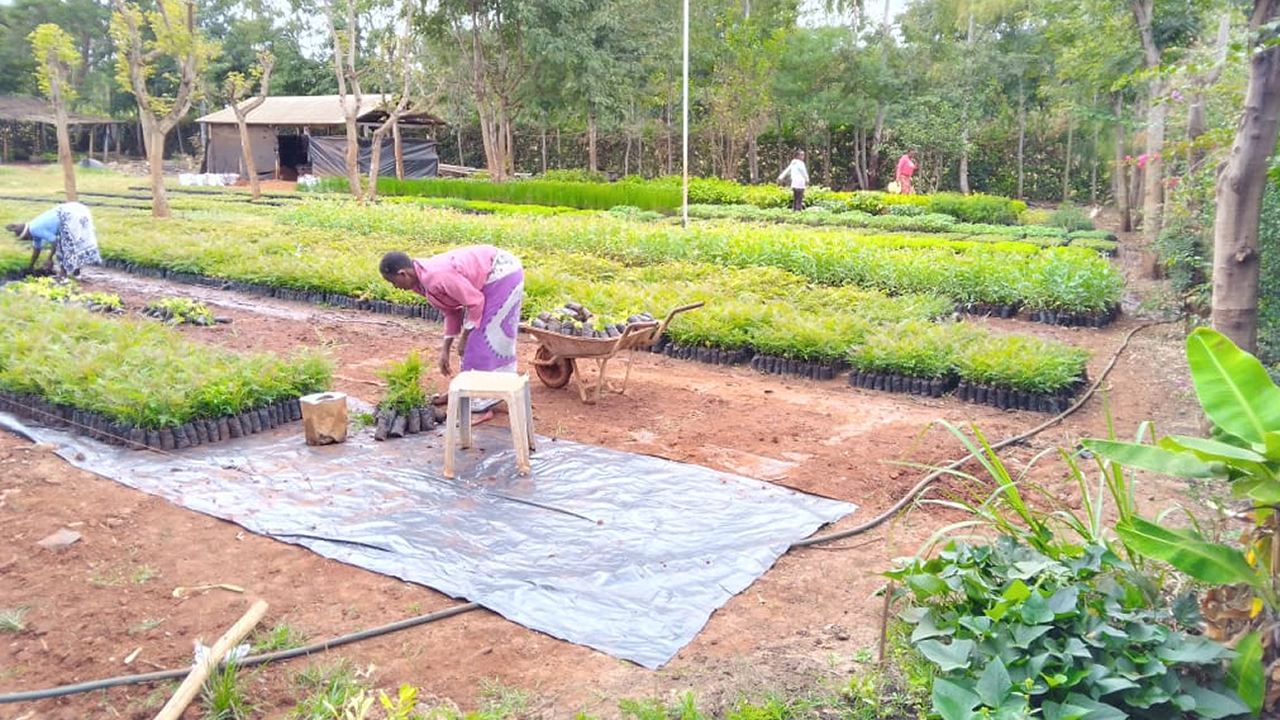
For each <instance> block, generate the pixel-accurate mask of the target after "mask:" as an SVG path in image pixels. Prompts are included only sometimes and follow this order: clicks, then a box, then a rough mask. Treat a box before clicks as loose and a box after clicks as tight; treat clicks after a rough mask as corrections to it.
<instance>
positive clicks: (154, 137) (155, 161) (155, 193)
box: [143, 115, 170, 218]
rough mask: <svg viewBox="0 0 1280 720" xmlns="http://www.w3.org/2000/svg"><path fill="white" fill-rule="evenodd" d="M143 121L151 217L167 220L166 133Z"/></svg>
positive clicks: (151, 123)
mask: <svg viewBox="0 0 1280 720" xmlns="http://www.w3.org/2000/svg"><path fill="white" fill-rule="evenodd" d="M145 117H146V116H145V115H144V119H143V125H145V126H147V128H146V132H145V133H144V137H145V139H146V145H147V166H148V168H149V169H150V170H151V216H152V217H157V218H167V217H169V215H170V212H169V196H168V194H167V193H166V192H165V189H164V138H165V135H167V133H165V132H164V131H163V130H161V129H159V128H158V127H156V123H154V122H148V121H147V120H146V119H145Z"/></svg>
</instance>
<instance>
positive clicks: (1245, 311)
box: [1213, 0, 1280, 352]
mask: <svg viewBox="0 0 1280 720" xmlns="http://www.w3.org/2000/svg"><path fill="white" fill-rule="evenodd" d="M1278 25H1280V0H1254V3H1253V12H1252V13H1251V14H1250V17H1249V44H1248V47H1250V48H1251V49H1252V54H1251V55H1250V58H1249V86H1248V89H1247V90H1246V91H1245V97H1244V112H1243V115H1242V116H1241V118H1240V125H1239V128H1238V129H1237V131H1236V137H1235V142H1234V143H1233V144H1232V146H1231V155H1230V156H1229V157H1228V159H1227V162H1226V165H1225V166H1224V167H1223V168H1222V170H1221V172H1220V173H1219V175H1218V186H1217V203H1216V204H1217V218H1216V221H1215V222H1214V227H1213V327H1214V328H1215V329H1216V330H1218V331H1219V332H1221V333H1222V334H1224V335H1226V336H1227V337H1229V338H1231V340H1232V341H1233V342H1235V343H1236V344H1237V345H1239V346H1240V347H1241V348H1243V349H1245V350H1248V351H1250V352H1253V351H1254V350H1255V349H1256V348H1257V344H1258V267H1259V257H1258V220H1259V217H1260V215H1261V212H1262V195H1263V191H1264V190H1265V189H1266V184H1267V164H1268V161H1269V158H1270V157H1271V156H1272V155H1273V154H1274V153H1275V151H1276V140H1277V135H1278V134H1280V35H1278V34H1277V26H1278Z"/></svg>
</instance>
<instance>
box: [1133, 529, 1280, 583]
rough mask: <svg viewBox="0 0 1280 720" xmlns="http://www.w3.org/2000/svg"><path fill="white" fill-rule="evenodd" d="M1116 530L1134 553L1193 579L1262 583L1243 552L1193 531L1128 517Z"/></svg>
mask: <svg viewBox="0 0 1280 720" xmlns="http://www.w3.org/2000/svg"><path fill="white" fill-rule="evenodd" d="M1116 533H1117V534H1118V535H1119V536H1120V539H1121V540H1122V541H1124V543H1125V545H1128V546H1129V547H1130V548H1132V549H1133V550H1134V551H1135V552H1137V553H1139V554H1141V555H1145V556H1147V557H1151V558H1155V559H1157V560H1161V561H1163V562H1166V563H1168V564H1170V565H1172V566H1173V567H1175V568H1177V569H1179V570H1181V571H1182V572H1184V573H1186V574H1187V575H1190V576H1191V577H1193V578H1195V579H1197V580H1201V581H1203V582H1208V583H1215V584H1220V585H1231V584H1235V583H1247V584H1249V585H1251V586H1253V587H1261V586H1262V584H1263V580H1262V578H1261V576H1260V575H1259V573H1258V572H1257V571H1256V570H1254V568H1253V567H1252V566H1251V565H1249V561H1248V560H1247V559H1245V555H1244V553H1242V552H1240V551H1239V550H1237V549H1235V548H1231V547H1227V546H1226V545H1219V544H1218V543H1211V542H1208V541H1206V540H1205V539H1204V538H1202V537H1201V536H1200V534H1199V533H1197V532H1195V531H1194V530H1190V529H1178V530H1175V529H1169V528H1165V527H1161V526H1160V525H1157V524H1155V523H1152V522H1147V521H1146V520H1143V519H1141V518H1132V519H1130V520H1129V521H1127V522H1125V523H1120V524H1117V525H1116Z"/></svg>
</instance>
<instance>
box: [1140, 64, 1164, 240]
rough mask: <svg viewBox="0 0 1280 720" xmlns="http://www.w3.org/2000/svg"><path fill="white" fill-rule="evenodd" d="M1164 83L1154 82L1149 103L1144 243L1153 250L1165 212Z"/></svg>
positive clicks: (1144, 180) (1143, 197)
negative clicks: (1163, 155) (1162, 98)
mask: <svg viewBox="0 0 1280 720" xmlns="http://www.w3.org/2000/svg"><path fill="white" fill-rule="evenodd" d="M1163 93H1164V82H1162V81H1161V80H1159V79H1153V80H1152V81H1151V96H1150V98H1149V99H1148V101H1147V144H1146V156H1147V162H1146V166H1145V167H1143V169H1142V179H1143V183H1142V184H1143V192H1142V243H1143V245H1145V246H1147V247H1148V248H1150V247H1153V246H1154V245H1155V242H1156V238H1157V237H1159V235H1160V225H1161V221H1162V215H1163V211H1164V184H1163V180H1164V158H1163V157H1162V156H1161V153H1163V152H1164V120H1165V110H1166V106H1165V104H1164V103H1163V102H1162V101H1161V97H1162V95H1163Z"/></svg>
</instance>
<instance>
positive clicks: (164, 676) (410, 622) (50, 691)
mask: <svg viewBox="0 0 1280 720" xmlns="http://www.w3.org/2000/svg"><path fill="white" fill-rule="evenodd" d="M1173 322H1177V320H1162V321H1159V322H1150V323H1146V324H1143V325H1139V326H1138V327H1136V328H1134V329H1132V330H1130V331H1129V333H1128V334H1127V335H1125V338H1124V340H1123V341H1122V342H1121V343H1120V346H1119V347H1118V348H1116V351H1115V353H1113V354H1112V355H1111V359H1110V360H1109V361H1108V362H1107V365H1106V367H1104V368H1103V369H1102V372H1101V373H1100V374H1099V375H1098V379H1097V380H1095V381H1094V383H1093V384H1092V385H1091V386H1089V389H1088V390H1087V391H1086V392H1085V393H1084V395H1081V396H1080V398H1079V399H1078V400H1076V402H1075V403H1073V404H1072V405H1071V407H1069V408H1067V409H1066V410H1064V411H1062V412H1061V413H1059V414H1058V415H1055V416H1054V417H1052V418H1050V419H1049V420H1046V421H1045V422H1043V423H1041V424H1039V425H1037V426H1036V427H1033V428H1031V429H1030V430H1028V431H1026V432H1024V433H1021V434H1019V435H1014V436H1013V437H1009V438H1005V439H1004V440H1001V441H999V442H997V443H994V444H992V445H991V449H992V450H999V449H1001V448H1004V447H1007V446H1008V445H1012V444H1013V443H1017V442H1022V441H1023V440H1026V439H1027V438H1030V437H1033V436H1035V435H1038V434H1039V433H1041V432H1043V431H1045V430H1046V429H1048V428H1050V427H1053V426H1054V425H1056V424H1058V423H1060V422H1062V421H1063V420H1064V419H1066V418H1067V417H1068V416H1070V415H1071V414H1072V413H1074V412H1076V411H1077V410H1079V409H1080V408H1081V407H1082V406H1084V404H1085V403H1086V402H1088V401H1089V398H1091V397H1093V394H1094V393H1095V392H1096V391H1097V390H1098V388H1099V387H1101V386H1102V383H1103V381H1104V380H1106V378H1107V376H1108V375H1110V374H1111V371H1112V370H1113V369H1114V368H1115V365H1116V362H1117V361H1119V359H1120V355H1121V354H1122V353H1124V350H1125V348H1127V347H1128V346H1129V342H1130V341H1131V340H1132V339H1133V336H1134V335H1137V334H1138V332H1140V331H1142V330H1145V329H1147V328H1150V327H1154V326H1156V325H1166V324H1169V323H1173ZM972 459H973V455H972V454H969V455H966V456H965V457H963V458H961V459H959V460H956V461H954V462H951V463H950V464H948V465H946V466H944V467H942V468H940V469H938V470H935V471H934V472H932V473H930V474H928V475H926V476H925V477H924V478H923V479H922V480H921V481H920V482H918V483H916V485H915V486H914V487H913V488H911V490H910V491H909V492H908V493H907V494H906V495H904V496H903V497H902V499H900V500H898V502H896V503H894V504H893V506H892V507H890V508H889V509H888V510H886V511H884V512H883V513H881V514H880V515H877V516H876V517H874V518H872V519H870V520H868V521H866V522H864V523H862V524H860V525H857V526H855V527H852V528H849V529H847V530H841V531H839V532H834V533H828V534H826V535H815V536H813V537H810V538H806V539H804V540H800V541H798V542H796V543H793V544H792V545H791V547H790V548H789V549H794V548H803V547H810V546H813V545H820V544H822V543H828V542H834V541H836V540H843V539H845V538H849V537H853V536H855V535H861V534H862V533H865V532H867V531H869V530H872V529H874V528H876V527H878V526H879V525H882V524H883V523H884V522H885V521H887V520H889V519H890V518H892V517H893V516H894V515H896V514H898V513H899V512H900V511H901V510H902V509H903V508H905V507H906V506H907V505H908V504H910V503H911V502H913V501H914V500H915V498H916V497H917V496H918V495H919V494H920V493H922V492H924V490H925V489H926V488H928V487H929V485H931V484H933V483H934V482H935V481H936V480H938V478H940V477H942V476H943V475H946V474H947V473H949V472H951V471H953V470H957V469H959V468H960V467H961V466H963V465H964V464H965V463H967V462H969V461H970V460H972ZM480 608H481V605H480V604H479V603H475V602H469V603H465V604H462V605H456V606H454V607H451V608H448V609H446V610H440V611H438V612H434V613H428V614H426V615H419V616H417V617H413V618H409V619H407V620H401V621H399V622H394V623H390V624H388V625H382V626H379V627H376V628H370V629H368V630H362V631H360V632H356V633H351V634H349V635H342V636H340V637H337V638H334V639H332V640H326V641H324V642H320V643H314V644H312V645H307V646H304V647H300V648H294V649H291V650H280V651H278V652H272V653H265V654H262V655H251V656H249V657H246V658H243V659H241V660H238V661H236V665H237V666H239V667H252V666H255V665H261V664H264V663H268V662H275V661H278V660H289V659H292V658H295V657H299V656H302V655H311V654H314V653H318V652H323V651H326V650H329V649H331V648H336V647H340V646H342V645H347V644H350V643H353V642H359V641H361V640H367V639H369V638H373V637H378V636H380V635H386V634H389V633H393V632H397V631H399V630H405V629H408V628H411V627H416V626H418V625H425V624H427V623H432V622H435V621H437V620H444V619H445V618H450V617H453V616H455V615H461V614H463V613H466V612H470V611H472V610H479V609H480ZM190 672H191V670H190V668H187V669H182V670H161V671H158V672H153V673H145V674H142V675H122V676H119V677H113V678H106V679H104V680H93V681H90V682H84V683H78V684H75V685H62V686H59V687H54V688H47V689H44V690H30V691H27V692H20V693H9V694H5V695H0V705H3V704H6V703H16V702H30V701H34V700H44V699H48V698H54V697H61V696H64V695H76V694H79V693H86V692H92V691H94V690H102V689H105V688H109V687H116V686H119V685H136V684H141V683H151V682H162V681H165V680H177V679H179V678H183V677H186V676H187V675H188V674H189V673H190Z"/></svg>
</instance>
